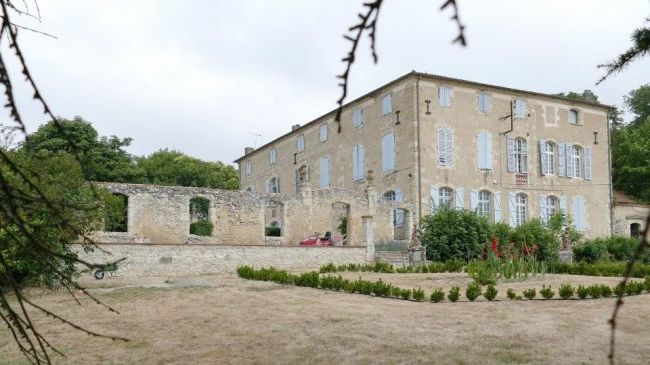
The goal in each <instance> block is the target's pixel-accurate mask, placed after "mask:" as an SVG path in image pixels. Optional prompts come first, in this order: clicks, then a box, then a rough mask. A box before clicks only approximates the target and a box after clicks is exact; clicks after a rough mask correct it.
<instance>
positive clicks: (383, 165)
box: [381, 134, 388, 172]
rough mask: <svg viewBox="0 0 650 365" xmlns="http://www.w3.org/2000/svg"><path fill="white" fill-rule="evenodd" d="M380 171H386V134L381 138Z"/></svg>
mask: <svg viewBox="0 0 650 365" xmlns="http://www.w3.org/2000/svg"><path fill="white" fill-rule="evenodd" d="M381 170H382V171H384V172H386V171H388V134H387V135H385V136H383V137H382V138H381Z"/></svg>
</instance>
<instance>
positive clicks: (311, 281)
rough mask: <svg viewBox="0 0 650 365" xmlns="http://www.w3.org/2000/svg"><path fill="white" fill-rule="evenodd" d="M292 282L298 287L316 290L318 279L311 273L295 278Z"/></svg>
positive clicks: (314, 272) (315, 274)
mask: <svg viewBox="0 0 650 365" xmlns="http://www.w3.org/2000/svg"><path fill="white" fill-rule="evenodd" d="M293 282H294V284H296V285H298V286H304V287H309V288H318V284H319V283H320V277H319V276H318V273H317V272H316V271H311V272H306V273H303V274H300V275H298V276H296V277H295V278H294V281H293Z"/></svg>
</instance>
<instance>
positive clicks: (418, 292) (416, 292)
mask: <svg viewBox="0 0 650 365" xmlns="http://www.w3.org/2000/svg"><path fill="white" fill-rule="evenodd" d="M424 297H425V295H424V290H422V288H417V289H413V299H415V300H416V301H418V302H421V301H423V300H424Z"/></svg>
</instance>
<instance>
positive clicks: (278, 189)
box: [275, 176, 280, 193]
mask: <svg viewBox="0 0 650 365" xmlns="http://www.w3.org/2000/svg"><path fill="white" fill-rule="evenodd" d="M275 186H276V187H275V191H276V192H277V193H279V192H280V176H276V177H275Z"/></svg>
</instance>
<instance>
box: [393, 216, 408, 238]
mask: <svg viewBox="0 0 650 365" xmlns="http://www.w3.org/2000/svg"><path fill="white" fill-rule="evenodd" d="M409 227H410V222H409V211H408V210H406V209H403V208H396V209H393V238H394V239H395V240H400V241H404V240H408V239H409Z"/></svg>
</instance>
